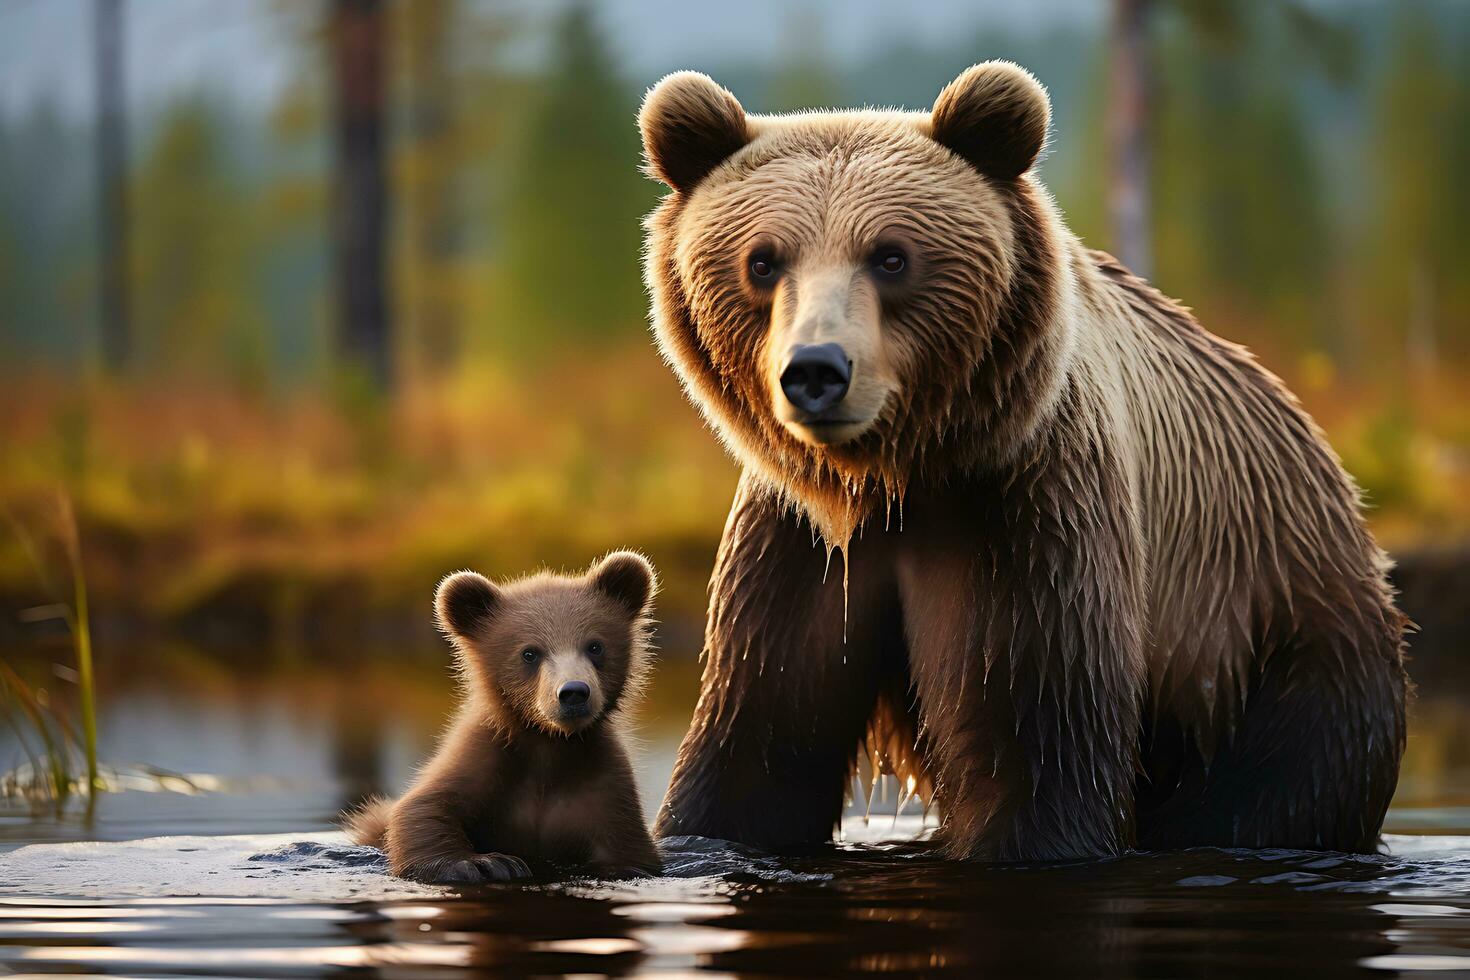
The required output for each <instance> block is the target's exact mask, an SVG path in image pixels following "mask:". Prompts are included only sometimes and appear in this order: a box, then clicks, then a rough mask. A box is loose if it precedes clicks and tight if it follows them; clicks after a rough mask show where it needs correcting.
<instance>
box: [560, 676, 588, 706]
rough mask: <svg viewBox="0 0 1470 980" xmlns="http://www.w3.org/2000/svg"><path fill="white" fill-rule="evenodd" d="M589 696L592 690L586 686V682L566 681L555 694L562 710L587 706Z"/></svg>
mask: <svg viewBox="0 0 1470 980" xmlns="http://www.w3.org/2000/svg"><path fill="white" fill-rule="evenodd" d="M591 695H592V688H590V687H588V686H587V682H586V681H567V682H566V683H565V684H563V685H562V686H561V690H560V691H557V692H556V699H557V700H558V701H560V702H561V706H562V707H563V708H580V707H583V706H585V705H586V704H587V699H588V698H589V697H590V696H591Z"/></svg>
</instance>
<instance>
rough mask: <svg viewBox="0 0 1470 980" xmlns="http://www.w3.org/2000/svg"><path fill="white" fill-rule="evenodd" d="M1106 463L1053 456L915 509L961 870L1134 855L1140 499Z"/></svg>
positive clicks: (911, 630) (909, 535)
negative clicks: (964, 865) (1130, 499)
mask: <svg viewBox="0 0 1470 980" xmlns="http://www.w3.org/2000/svg"><path fill="white" fill-rule="evenodd" d="M1103 463H1104V459H1103V458H1102V457H1100V456H1099V455H1083V456H1081V458H1072V459H1066V458H1063V459H1061V460H1058V459H1056V458H1050V459H1047V460H1045V461H1043V462H1037V463H1034V464H1032V466H1031V467H1029V468H1027V469H1025V470H1024V471H1023V472H1022V473H1021V474H1020V475H1019V476H1017V477H1016V478H1015V479H1013V480H998V481H995V482H994V483H993V484H992V483H987V484H985V485H980V486H972V487H968V488H962V489H957V490H954V491H952V492H947V493H946V494H945V495H944V496H943V497H938V498H929V499H918V500H915V499H913V498H911V504H912V507H911V510H910V513H909V521H908V523H909V528H908V531H907V532H906V533H905V534H904V536H903V542H902V551H901V554H900V556H899V558H898V560H897V569H898V579H899V584H900V594H901V596H902V602H903V616H904V625H905V630H906V632H907V637H908V646H909V658H910V665H909V666H910V671H911V672H912V676H913V681H914V688H915V692H916V693H917V695H918V701H919V716H920V720H921V722H922V726H923V732H924V739H925V747H926V753H927V754H926V760H925V762H926V766H927V768H928V771H929V775H930V777H931V779H932V781H933V784H934V789H935V797H936V802H937V804H938V808H939V811H940V816H941V820H942V823H941V827H940V831H939V835H938V840H939V841H940V842H941V843H942V846H943V847H944V849H945V852H946V853H947V854H949V855H950V856H952V857H956V858H979V859H985V860H1001V861H1006V860H1017V861H1035V860H1059V859H1067V858H1079V857H1097V856H1103V855H1111V854H1117V853H1119V852H1120V851H1122V850H1124V849H1126V848H1128V847H1130V846H1131V845H1132V843H1133V840H1134V828H1133V792H1134V779H1135V773H1136V771H1137V763H1136V760H1137V751H1138V749H1137V744H1138V737H1139V713H1140V707H1141V698H1142V693H1143V691H1144V684H1145V680H1144V661H1143V638H1142V630H1141V622H1142V619H1141V616H1142V610H1141V594H1142V586H1141V583H1140V571H1141V569H1140V568H1139V567H1138V559H1137V558H1136V554H1137V551H1138V547H1137V542H1136V539H1135V537H1134V535H1133V533H1132V523H1131V521H1130V520H1129V519H1128V514H1127V511H1126V509H1125V508H1126V506H1127V504H1126V499H1127V493H1126V487H1125V486H1124V485H1123V483H1122V481H1120V480H1117V479H1116V478H1115V477H1114V476H1113V475H1112V474H1111V473H1110V472H1109V471H1108V470H1107V468H1106V467H1105V466H1104V465H1103ZM1064 467H1068V468H1069V471H1068V470H1067V469H1064Z"/></svg>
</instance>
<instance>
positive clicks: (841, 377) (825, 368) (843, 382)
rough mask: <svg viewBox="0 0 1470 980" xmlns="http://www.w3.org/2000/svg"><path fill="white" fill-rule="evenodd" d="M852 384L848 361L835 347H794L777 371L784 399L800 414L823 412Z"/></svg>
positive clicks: (818, 345) (839, 398)
mask: <svg viewBox="0 0 1470 980" xmlns="http://www.w3.org/2000/svg"><path fill="white" fill-rule="evenodd" d="M851 382H852V361H850V360H848V358H847V352H846V351H845V350H843V349H842V348H841V347H840V346H838V345H837V344H797V345H796V346H795V347H793V348H791V359H790V360H788V361H787V362H786V370H784V371H782V372H781V390H782V391H784V392H785V393H786V400H787V401H789V402H790V403H791V404H793V405H795V406H796V407H797V408H799V409H801V410H802V411H804V412H812V413H817V412H825V411H826V410H827V409H829V408H831V407H832V406H833V405H836V404H837V403H838V402H840V401H842V396H843V395H846V394H847V386H848V385H849V384H850V383H851Z"/></svg>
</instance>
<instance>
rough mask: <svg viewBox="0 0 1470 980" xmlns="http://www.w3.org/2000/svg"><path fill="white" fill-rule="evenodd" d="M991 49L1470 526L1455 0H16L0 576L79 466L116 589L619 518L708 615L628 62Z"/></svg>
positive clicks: (6, 71) (705, 520)
mask: <svg viewBox="0 0 1470 980" xmlns="http://www.w3.org/2000/svg"><path fill="white" fill-rule="evenodd" d="M994 57H1004V58H1010V59H1013V60H1015V61H1018V62H1020V63H1021V64H1023V65H1026V66H1027V67H1029V68H1030V69H1031V70H1032V71H1034V72H1035V73H1036V74H1037V75H1038V77H1040V78H1041V79H1042V80H1043V82H1044V83H1045V84H1047V86H1048V87H1049V88H1050V91H1051V94H1052V98H1053V100H1054V103H1055V124H1054V130H1055V132H1054V138H1053V142H1052V149H1051V152H1050V154H1049V156H1048V157H1047V159H1046V160H1045V163H1044V166H1043V168H1042V172H1043V175H1044V179H1045V180H1046V182H1047V183H1048V184H1049V186H1050V187H1051V188H1052V190H1053V192H1054V193H1055V194H1056V196H1057V198H1058V200H1059V202H1060V204H1061V205H1062V207H1063V208H1064V209H1065V211H1066V214H1067V216H1068V219H1069V221H1070V222H1071V225H1072V227H1073V229H1074V230H1075V231H1077V232H1078V233H1079V234H1080V235H1082V236H1083V237H1084V238H1085V239H1086V240H1087V241H1088V242H1089V243H1090V244H1092V245H1094V246H1096V247H1100V248H1104V249H1109V250H1113V251H1115V252H1117V253H1118V254H1120V255H1121V256H1123V257H1124V258H1125V259H1126V260H1127V261H1129V262H1131V263H1133V264H1134V265H1135V266H1136V267H1137V269H1138V271H1140V272H1143V273H1146V274H1148V275H1150V276H1151V277H1152V278H1153V279H1154V281H1155V282H1156V283H1157V284H1158V285H1159V287H1160V288H1161V289H1163V290H1164V291H1165V292H1166V293H1168V294H1170V295H1173V296H1176V297H1180V298H1181V299H1183V300H1184V301H1185V302H1186V303H1188V304H1189V305H1191V306H1192V307H1193V308H1194V309H1195V310H1196V311H1197V313H1198V315H1199V316H1200V318H1201V319H1202V321H1203V323H1204V324H1205V325H1206V327H1208V328H1209V329H1210V330H1212V331H1214V332H1215V333H1218V334H1220V335H1222V336H1224V337H1227V338H1229V339H1231V340H1235V341H1239V342H1242V343H1245V344H1247V345H1249V346H1251V347H1252V348H1254V349H1255V350H1256V351H1257V352H1258V354H1259V355H1260V357H1261V358H1262V360H1263V361H1264V362H1265V363H1266V364H1267V365H1268V366H1269V367H1270V368H1271V369H1272V370H1274V371H1276V372H1277V373H1279V374H1281V375H1282V376H1283V377H1285V378H1286V380H1287V381H1288V383H1289V384H1291V385H1292V386H1293V388H1294V389H1295V390H1296V391H1297V392H1298V393H1299V394H1300V396H1301V397H1302V399H1303V400H1304V401H1305V402H1306V404H1307V406H1308V407H1309V408H1310V410H1311V411H1312V412H1313V413H1314V414H1315V415H1316V416H1317V418H1318V419H1319V420H1320V421H1321V422H1322V424H1323V425H1324V427H1325V428H1326V429H1327V431H1328V433H1329V434H1330V436H1331V438H1332V440H1333V443H1334V445H1335V446H1336V447H1337V449H1338V450H1339V452H1340V453H1341V454H1342V455H1343V457H1344V460H1345V462H1346V463H1347V465H1348V467H1349V469H1350V470H1351V471H1352V472H1353V473H1354V474H1355V475H1356V476H1357V478H1358V479H1359V480H1360V481H1361V482H1362V484H1363V486H1364V487H1365V489H1366V491H1367V495H1368V499H1369V501H1370V503H1371V506H1372V521H1373V522H1374V524H1375V526H1376V528H1377V530H1378V531H1379V533H1380V534H1381V535H1382V536H1383V538H1384V539H1385V541H1386V542H1387V543H1388V544H1389V545H1390V546H1391V547H1392V548H1394V549H1398V550H1401V551H1404V552H1413V551H1414V550H1416V549H1420V548H1423V547H1425V546H1434V547H1441V546H1443V545H1445V544H1446V543H1448V542H1454V541H1457V540H1459V541H1463V540H1464V539H1465V536H1466V534H1467V531H1470V275H1467V269H1470V235H1467V234H1466V227H1467V223H1470V179H1467V175H1470V5H1467V4H1465V3H1463V2H1459V0H1438V2H1436V0H1398V2H1353V0H1338V2H1332V0H1315V2H1308V0H1279V2H1272V3H1249V2H1244V0H1240V2H1235V0H1072V2H1067V3H1059V4H1036V5H1031V4H1002V3H998V2H995V3H955V4H942V3H929V4H924V5H922V8H921V9H915V10H914V11H912V12H911V11H909V10H906V9H904V5H896V6H895V5H884V4H878V3H875V2H870V0H862V2H854V3H839V2H837V0H820V2H817V0H811V2H798V3H789V4H782V3H776V2H774V0H770V2H767V0H760V2H751V3H746V4H742V5H739V6H738V7H729V8H725V9H719V10H715V9H711V10H709V11H702V10H700V9H699V8H698V5H679V4H675V3H672V2H655V3H634V2H632V0H607V2H602V3H595V2H573V3H554V4H553V3H532V2H529V0H526V2H519V3H507V2H502V3H495V2H483V3H482V2H471V0H413V2H406V0H398V2H394V0H383V2H377V0H319V2H304V0H303V2H293V0H278V2H270V0H256V2H244V0H147V2H142V0H4V2H3V3H0V506H3V514H4V515H5V516H6V517H7V518H8V519H9V524H10V527H8V528H5V529H0V532H3V533H0V597H3V599H0V605H4V606H7V607H12V608H17V609H19V608H30V607H33V606H35V605H37V604H38V603H44V602H46V601H48V600H50V599H53V598H54V596H52V595H50V594H49V593H48V590H47V586H46V585H45V580H46V579H47V578H48V577H49V576H50V575H52V574H53V573H52V572H48V569H55V568H57V567H58V565H57V560H56V559H55V557H54V556H53V555H51V550H52V549H51V547H50V545H48V543H47V542H48V541H50V540H52V538H56V540H62V539H64V535H62V536H59V537H58V536H57V534H56V521H57V517H56V515H57V513H58V503H57V501H58V499H60V498H59V497H58V494H64V495H65V497H66V498H67V499H69V500H70V501H71V504H72V506H73V507H74V509H75V514H76V521H77V525H78V526H79V528H80V535H81V540H82V543H83V551H84V554H85V569H86V575H87V579H88V585H89V588H90V591H91V595H92V600H93V607H94V610H95V618H96V619H98V620H99V621H101V622H104V623H109V622H110V623H112V624H117V625H120V626H121V627H141V626H148V625H150V624H165V625H169V626H183V627H185V628H193V629H198V630H204V631H206V632H207V631H212V630H220V629H223V630H227V631H228V632H229V633H230V635H231V636H233V637H239V638H244V639H248V640H250V641H252V642H255V641H258V640H260V639H263V638H264V639H275V640H279V641H281V642H293V641H295V640H299V639H301V638H302V637H310V636H311V635H313V633H314V632H315V631H318V630H324V629H330V630H333V631H335V632H337V633H339V634H340V633H341V632H342V631H347V632H348V633H350V634H351V635H353V636H364V637H368V638H369V639H372V640H383V639H384V638H385V637H386V638H392V637H394V636H397V635H399V633H400V632H402V631H403V630H412V631H416V633H415V635H424V634H426V631H427V630H428V621H427V608H428V596H429V592H430V590H431V589H432V585H433V583H434V581H435V580H436V579H437V577H438V576H439V575H440V574H442V573H443V572H445V571H446V570H449V569H453V568H459V567H465V566H473V567H476V568H479V569H482V570H484V571H486V572H487V573H490V574H511V573H516V572H520V571H522V570H525V569H528V568H531V567H534V566H537V565H540V564H543V563H545V564H550V565H553V566H557V565H562V566H567V567H572V566H580V565H582V564H583V563H585V562H586V561H587V560H589V559H590V558H592V557H593V556H595V555H597V554H599V553H601V552H603V551H606V550H608V549H610V548H613V547H618V546H635V547H640V548H643V549H645V550H646V551H648V552H649V553H650V554H651V555H652V557H653V558H654V559H655V561H656V562H657V563H658V564H659V565H660V567H661V568H662V570H663V572H664V579H665V582H666V583H667V588H666V593H665V599H664V606H663V610H662V612H663V616H664V618H665V619H666V620H671V621H676V622H677V621H689V622H697V620H698V618H699V616H700V615H701V613H702V610H703V592H704V584H705V581H706V579H707V576H708V572H709V567H710V564H711V561H712V558H713V554H714V548H715V543H716V541H717V538H718V535H719V533H720V529H721V527H722V525H723V521H724V516H725V511H726V509H727V507H728V504H729V499H730V495H731V492H732V490H733V487H734V483H735V478H736V469H735V467H734V465H733V464H732V463H730V462H729V461H728V460H726V459H725V458H723V456H722V453H721V450H720V449H719V447H718V445H717V444H716V440H715V439H714V438H713V437H712V436H711V435H710V434H709V433H708V432H706V431H704V430H703V428H702V426H701V423H700V421H699V419H698V416H697V413H696V412H695V411H694V410H693V409H692V408H691V407H689V406H688V405H687V404H685V403H684V401H683V399H682V396H681V395H680V393H679V391H678V388H677V385H676V383H675V381H674V380H673V378H672V376H671V375H670V373H669V372H668V370H667V369H666V368H665V367H664V366H663V365H662V364H661V363H660V361H659V359H658V357H657V356H656V354H655V353H654V351H653V349H652V347H651V344H650V339H649V336H648V330H647V321H646V306H645V299H644V295H643V291H642V288H641V285H640V279H639V262H638V248H639V241H640V232H639V227H638V221H639V218H640V216H641V215H643V214H645V213H646V212H647V211H648V210H649V209H650V208H651V207H652V206H653V204H654V202H655V201H656V199H657V196H658V194H659V193H660V189H659V188H658V187H657V186H656V185H654V184H653V183H652V182H650V181H647V180H645V179H643V178H642V177H641V176H640V175H639V173H638V169H637V168H638V162H639V160H638V156H639V148H638V140H637V133H636V129H635V125H634V116H635V112H636V109H637V105H638V102H639V99H640V97H641V95H642V92H643V91H644V90H645V88H646V87H647V86H648V85H649V84H651V83H652V82H653V81H655V80H656V79H657V78H658V77H660V76H661V75H662V74H663V73H665V72H667V71H670V70H673V69H677V68H684V67H696V68H699V69H702V70H705V71H707V72H709V73H710V74H712V75H714V76H715V77H716V78H717V79H718V80H720V81H721V82H723V83H724V84H726V85H728V86H729V87H730V88H731V89H732V90H733V91H734V92H735V93H736V95H737V96H738V97H739V98H740V99H741V100H742V101H743V103H744V104H745V106H746V107H747V108H748V109H749V110H751V111H778V110H784V109H791V108H797V107H804V106H825V105H839V106H848V105H860V104H868V103H871V104H899V105H905V106H909V107H924V106H927V105H929V103H930V102H931V100H932V99H933V97H934V95H935V94H937V92H938V91H939V89H940V88H941V87H942V86H943V85H944V84H945V83H946V82H947V81H948V80H949V79H951V78H952V77H953V76H954V75H956V74H957V73H958V72H959V71H960V70H962V69H963V68H965V67H966V66H968V65H969V64H971V63H973V62H975V61H979V60H983V59H986V58H994ZM5 619H6V620H11V619H12V617H9V616H7V617H5ZM220 624H223V625H220ZM399 624H407V625H399ZM11 628H13V623H10V622H7V623H6V624H5V625H3V626H0V630H8V629H11ZM686 645H688V646H690V649H689V651H688V652H693V649H695V648H697V641H695V642H693V643H691V644H686Z"/></svg>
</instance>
